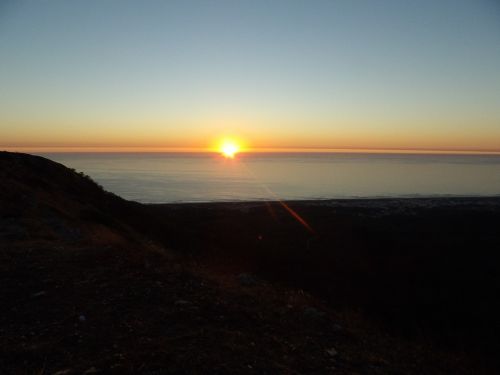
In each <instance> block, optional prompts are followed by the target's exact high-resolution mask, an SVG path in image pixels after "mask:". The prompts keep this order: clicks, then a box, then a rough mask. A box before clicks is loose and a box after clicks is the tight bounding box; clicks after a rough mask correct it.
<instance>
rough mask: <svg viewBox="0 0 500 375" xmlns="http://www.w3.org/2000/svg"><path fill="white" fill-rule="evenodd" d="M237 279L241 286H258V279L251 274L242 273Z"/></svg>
mask: <svg viewBox="0 0 500 375" xmlns="http://www.w3.org/2000/svg"><path fill="white" fill-rule="evenodd" d="M237 279H238V281H239V283H240V285H243V286H254V285H256V284H257V278H256V277H255V276H253V275H251V274H249V273H240V274H239V275H238V276H237Z"/></svg>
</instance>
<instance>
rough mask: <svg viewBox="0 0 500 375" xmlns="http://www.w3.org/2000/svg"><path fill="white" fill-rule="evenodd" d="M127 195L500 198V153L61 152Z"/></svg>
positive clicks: (62, 158)
mask: <svg viewBox="0 0 500 375" xmlns="http://www.w3.org/2000/svg"><path fill="white" fill-rule="evenodd" d="M43 156H45V157H48V158H50V159H52V160H55V161H57V162H60V163H62V164H64V165H66V166H68V167H70V168H74V169H76V170H77V171H81V172H84V173H86V174H88V175H89V176H91V177H92V178H93V179H94V180H95V181H97V182H98V183H99V184H101V185H102V186H103V187H104V188H105V189H106V190H109V191H112V192H113V193H116V194H118V195H120V196H122V197H123V198H126V199H131V200H135V201H139V202H145V203H163V202H200V201H240V200H260V199H277V198H280V199H323V198H355V197H420V196H424V197H429V196H485V195H500V156H477V155H467V156H456V155H394V154H387V155H381V154H378V155H374V154H305V153H294V154H271V153H269V154H240V155H238V156H237V158H235V159H233V160H231V159H225V158H223V157H221V156H219V155H215V154H186V153H135V154H133V153H119V154H117V153H109V154H106V153H71V154H69V153H64V154H63V153H58V154H43Z"/></svg>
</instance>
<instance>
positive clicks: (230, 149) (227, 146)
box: [220, 141, 240, 159]
mask: <svg viewBox="0 0 500 375" xmlns="http://www.w3.org/2000/svg"><path fill="white" fill-rule="evenodd" d="M239 150H240V146H238V145H237V144H236V143H235V142H234V141H224V142H223V143H222V144H221V146H220V152H221V153H222V154H223V155H224V156H225V157H226V158H231V159H232V158H234V155H235V154H236V153H237V152H238V151H239Z"/></svg>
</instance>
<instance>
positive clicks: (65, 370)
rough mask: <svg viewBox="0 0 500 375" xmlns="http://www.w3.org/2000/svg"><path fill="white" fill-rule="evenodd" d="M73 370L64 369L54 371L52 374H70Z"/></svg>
mask: <svg viewBox="0 0 500 375" xmlns="http://www.w3.org/2000/svg"><path fill="white" fill-rule="evenodd" d="M72 372H73V370H71V369H70V368H67V369H64V370H59V371H56V372H54V373H53V374H52V375H69V374H71V373H72Z"/></svg>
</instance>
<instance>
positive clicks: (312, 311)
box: [302, 307, 326, 320]
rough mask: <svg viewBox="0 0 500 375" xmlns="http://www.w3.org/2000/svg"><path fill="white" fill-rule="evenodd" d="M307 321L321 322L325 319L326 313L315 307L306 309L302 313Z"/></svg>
mask: <svg viewBox="0 0 500 375" xmlns="http://www.w3.org/2000/svg"><path fill="white" fill-rule="evenodd" d="M302 313H303V314H304V316H305V317H306V318H307V319H311V320H319V319H322V318H324V317H325V315H326V314H325V313H324V312H323V311H320V310H318V309H316V308H314V307H306V308H305V309H304V311H303V312H302Z"/></svg>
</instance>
